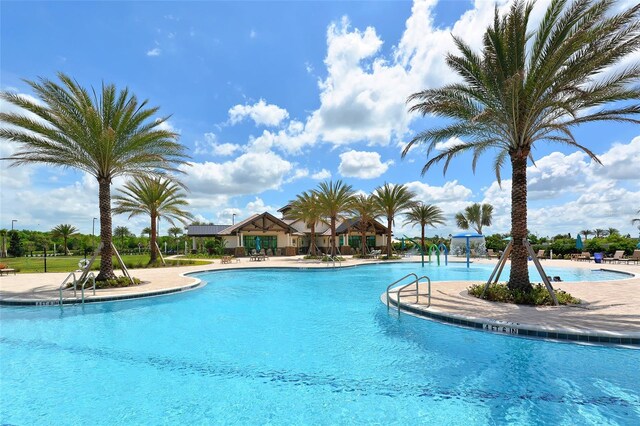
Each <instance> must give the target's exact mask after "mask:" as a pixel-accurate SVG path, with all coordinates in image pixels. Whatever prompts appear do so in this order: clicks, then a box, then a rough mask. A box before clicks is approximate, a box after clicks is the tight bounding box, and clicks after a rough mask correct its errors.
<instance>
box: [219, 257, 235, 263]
mask: <svg viewBox="0 0 640 426" xmlns="http://www.w3.org/2000/svg"><path fill="white" fill-rule="evenodd" d="M231 257H232V256H222V259H220V263H231Z"/></svg>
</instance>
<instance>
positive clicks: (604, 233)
mask: <svg viewBox="0 0 640 426" xmlns="http://www.w3.org/2000/svg"><path fill="white" fill-rule="evenodd" d="M593 235H594V236H595V237H596V238H603V237H606V236H607V235H609V232H608V231H607V230H606V229H600V228H596V229H594V230H593Z"/></svg>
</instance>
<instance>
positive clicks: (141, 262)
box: [0, 254, 210, 272]
mask: <svg viewBox="0 0 640 426" xmlns="http://www.w3.org/2000/svg"><path fill="white" fill-rule="evenodd" d="M82 259H84V257H82V256H55V257H47V272H72V271H75V270H76V269H79V267H78V262H79V261H80V260H82ZM122 260H123V261H124V263H125V265H126V266H127V268H144V267H146V265H147V263H148V262H149V255H148V254H127V255H124V256H122ZM166 262H167V265H171V266H180V265H183V266H186V265H204V264H208V263H210V262H206V261H198V260H192V259H185V260H173V259H170V260H167V261H166ZM0 263H4V264H5V265H7V267H8V268H13V269H16V270H17V271H18V272H44V258H43V257H19V258H18V257H9V258H6V259H0ZM113 264H114V266H115V267H116V268H117V267H119V266H118V263H117V259H116V258H115V257H114V258H113ZM91 269H92V270H96V271H97V270H98V269H100V257H99V256H98V257H97V258H96V261H95V262H94V263H93V266H92V268H91Z"/></svg>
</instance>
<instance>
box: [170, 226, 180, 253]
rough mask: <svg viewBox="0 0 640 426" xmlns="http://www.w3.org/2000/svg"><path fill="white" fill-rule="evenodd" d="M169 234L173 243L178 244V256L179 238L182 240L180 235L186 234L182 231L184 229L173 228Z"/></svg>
mask: <svg viewBox="0 0 640 426" xmlns="http://www.w3.org/2000/svg"><path fill="white" fill-rule="evenodd" d="M167 233H168V234H169V236H170V237H173V241H174V242H175V243H176V254H178V249H179V247H178V242H179V238H180V235H182V234H183V233H184V232H183V231H182V228H180V227H179V226H172V227H170V228H169V229H168V230H167Z"/></svg>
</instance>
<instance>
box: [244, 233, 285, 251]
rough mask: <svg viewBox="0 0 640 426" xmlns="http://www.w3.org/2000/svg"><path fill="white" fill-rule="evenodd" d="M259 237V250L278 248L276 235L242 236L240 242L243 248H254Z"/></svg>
mask: <svg viewBox="0 0 640 426" xmlns="http://www.w3.org/2000/svg"><path fill="white" fill-rule="evenodd" d="M257 237H260V249H265V250H266V249H276V248H278V237H277V236H276V235H243V236H242V242H243V245H244V246H245V248H247V249H254V248H256V238H257Z"/></svg>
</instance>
